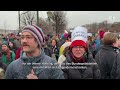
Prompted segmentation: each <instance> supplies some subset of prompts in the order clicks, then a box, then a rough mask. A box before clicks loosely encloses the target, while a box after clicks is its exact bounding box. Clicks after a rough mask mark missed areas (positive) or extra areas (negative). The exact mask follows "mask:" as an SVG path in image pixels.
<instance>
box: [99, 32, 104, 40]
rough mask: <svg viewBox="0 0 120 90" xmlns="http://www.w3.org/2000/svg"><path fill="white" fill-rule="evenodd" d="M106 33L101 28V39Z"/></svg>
mask: <svg viewBox="0 0 120 90" xmlns="http://www.w3.org/2000/svg"><path fill="white" fill-rule="evenodd" d="M104 33H105V32H104V31H102V30H100V32H99V34H100V39H102V38H103V36H104Z"/></svg>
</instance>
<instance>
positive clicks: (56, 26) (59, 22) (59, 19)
mask: <svg viewBox="0 0 120 90" xmlns="http://www.w3.org/2000/svg"><path fill="white" fill-rule="evenodd" d="M52 14H53V15H52V21H53V23H52V26H53V30H54V31H55V33H56V35H58V34H59V33H62V32H64V30H66V28H67V21H66V13H65V12H63V11H54V12H53V13H52Z"/></svg>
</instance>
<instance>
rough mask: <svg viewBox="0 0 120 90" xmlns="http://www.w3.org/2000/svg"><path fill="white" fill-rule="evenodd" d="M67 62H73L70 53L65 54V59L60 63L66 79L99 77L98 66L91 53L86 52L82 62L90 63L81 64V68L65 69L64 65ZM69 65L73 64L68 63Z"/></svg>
mask: <svg viewBox="0 0 120 90" xmlns="http://www.w3.org/2000/svg"><path fill="white" fill-rule="evenodd" d="M67 63H73V59H72V58H71V55H70V54H68V55H67V57H66V60H65V61H64V62H63V63H62V66H61V68H62V70H63V72H64V76H65V78H66V79H99V78H100V70H99V68H98V65H97V63H96V62H95V60H94V59H93V57H92V54H91V53H88V56H87V57H85V62H84V63H91V65H83V68H80V69H79V68H78V69H72V68H68V69H66V68H64V67H66V66H67V65H66V64H67ZM93 63H94V64H93ZM70 66H73V65H70ZM76 66H77V65H76ZM79 67H81V66H79ZM85 67H86V68H85Z"/></svg>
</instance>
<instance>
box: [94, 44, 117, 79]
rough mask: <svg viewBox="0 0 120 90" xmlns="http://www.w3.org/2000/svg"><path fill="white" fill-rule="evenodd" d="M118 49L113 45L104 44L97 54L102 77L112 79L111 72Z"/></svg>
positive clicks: (96, 57)
mask: <svg viewBox="0 0 120 90" xmlns="http://www.w3.org/2000/svg"><path fill="white" fill-rule="evenodd" d="M116 49H118V48H115V47H113V46H108V45H106V46H102V47H101V49H100V50H99V51H98V53H97V54H96V56H95V60H96V62H97V63H98V66H99V68H100V72H101V79H111V77H110V73H111V70H112V66H113V62H114V60H116V56H117V53H116Z"/></svg>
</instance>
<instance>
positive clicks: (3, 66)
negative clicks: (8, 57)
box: [0, 58, 7, 71]
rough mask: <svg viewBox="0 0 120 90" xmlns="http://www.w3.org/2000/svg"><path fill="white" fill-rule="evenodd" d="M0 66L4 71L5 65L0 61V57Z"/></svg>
mask: <svg viewBox="0 0 120 90" xmlns="http://www.w3.org/2000/svg"><path fill="white" fill-rule="evenodd" d="M0 68H2V69H3V70H4V71H6V69H7V65H5V64H4V63H3V62H2V61H1V58H0Z"/></svg>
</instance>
